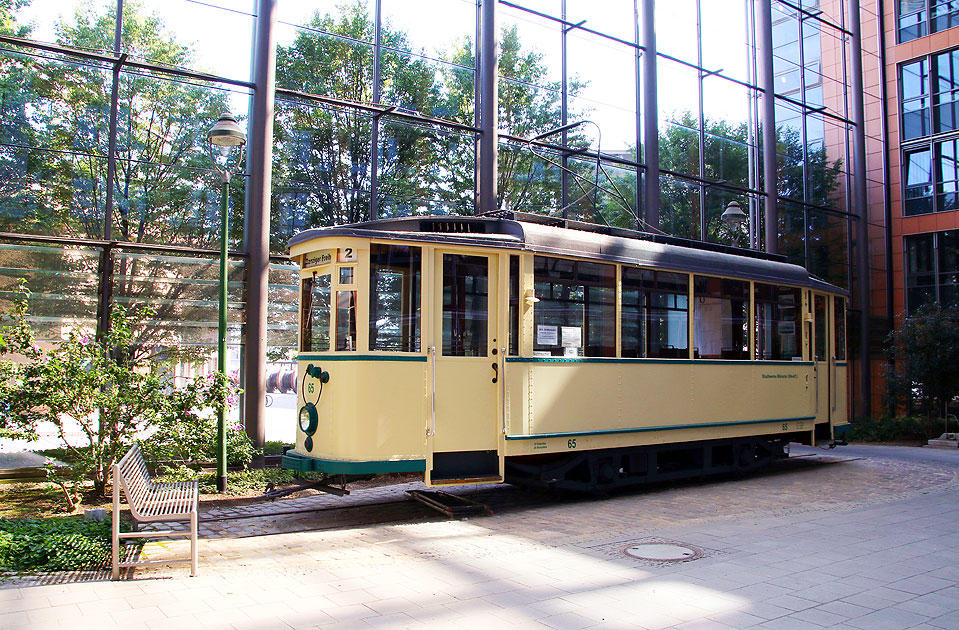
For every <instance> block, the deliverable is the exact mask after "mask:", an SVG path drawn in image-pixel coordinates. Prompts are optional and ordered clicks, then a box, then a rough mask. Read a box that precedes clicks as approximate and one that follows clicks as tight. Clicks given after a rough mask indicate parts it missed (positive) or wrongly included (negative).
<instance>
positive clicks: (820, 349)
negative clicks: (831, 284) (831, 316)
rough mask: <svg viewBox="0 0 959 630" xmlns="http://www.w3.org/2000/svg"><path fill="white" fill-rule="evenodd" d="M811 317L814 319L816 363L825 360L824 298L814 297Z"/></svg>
mask: <svg viewBox="0 0 959 630" xmlns="http://www.w3.org/2000/svg"><path fill="white" fill-rule="evenodd" d="M813 311H814V312H813V316H814V317H815V318H816V323H815V326H816V356H815V360H816V361H825V360H826V326H827V325H828V320H827V319H826V298H825V296H822V295H817V296H815V300H814V305H813Z"/></svg>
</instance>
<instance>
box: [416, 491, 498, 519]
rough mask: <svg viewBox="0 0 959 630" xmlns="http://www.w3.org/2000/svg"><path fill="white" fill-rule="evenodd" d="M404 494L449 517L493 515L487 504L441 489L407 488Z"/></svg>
mask: <svg viewBox="0 0 959 630" xmlns="http://www.w3.org/2000/svg"><path fill="white" fill-rule="evenodd" d="M406 495H407V496H408V497H409V498H411V499H413V500H414V501H418V502H420V503H422V504H423V505H425V506H427V507H430V508H433V509H434V510H437V511H438V512H442V513H443V514H446V515H447V516H448V517H450V518H461V517H463V516H476V515H483V516H492V515H493V510H491V509H490V508H489V506H488V505H485V504H483V503H479V502H477V501H471V500H470V499H466V498H464V497H461V496H457V495H455V494H450V493H449V492H443V491H442V490H407V491H406Z"/></svg>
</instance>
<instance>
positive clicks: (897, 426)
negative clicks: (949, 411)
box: [846, 416, 943, 442]
mask: <svg viewBox="0 0 959 630" xmlns="http://www.w3.org/2000/svg"><path fill="white" fill-rule="evenodd" d="M942 432H943V423H942V420H936V419H933V418H921V417H915V416H900V417H896V418H892V417H888V416H885V417H881V418H875V419H872V418H870V419H868V420H857V421H856V422H854V423H853V424H852V426H851V427H850V429H849V433H848V434H847V436H846V439H848V440H850V441H853V442H925V441H926V440H927V439H929V437H930V436H935V435H938V434H939V433H942Z"/></svg>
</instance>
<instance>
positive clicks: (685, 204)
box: [659, 145, 700, 239]
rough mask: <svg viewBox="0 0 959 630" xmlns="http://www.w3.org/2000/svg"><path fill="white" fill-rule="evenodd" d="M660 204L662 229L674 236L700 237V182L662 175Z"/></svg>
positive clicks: (660, 178)
mask: <svg viewBox="0 0 959 630" xmlns="http://www.w3.org/2000/svg"><path fill="white" fill-rule="evenodd" d="M660 146H662V145H660ZM659 204H660V217H659V219H660V229H662V230H663V231H664V232H666V233H667V234H671V235H673V236H682V237H684V238H695V239H698V238H699V224H700V221H699V205H700V204H699V184H697V183H695V182H690V181H686V180H682V179H679V178H675V177H669V176H667V175H660V177H659Z"/></svg>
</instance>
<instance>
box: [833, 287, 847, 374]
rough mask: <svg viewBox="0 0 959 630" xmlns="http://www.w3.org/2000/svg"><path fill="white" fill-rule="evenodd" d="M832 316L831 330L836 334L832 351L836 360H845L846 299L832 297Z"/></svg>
mask: <svg viewBox="0 0 959 630" xmlns="http://www.w3.org/2000/svg"><path fill="white" fill-rule="evenodd" d="M832 304H833V306H832V316H833V328H834V331H835V333H836V339H835V347H834V349H833V351H834V353H835V355H836V359H837V360H839V361H845V360H846V299H845V298H841V297H836V296H834V297H833V303H832Z"/></svg>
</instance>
